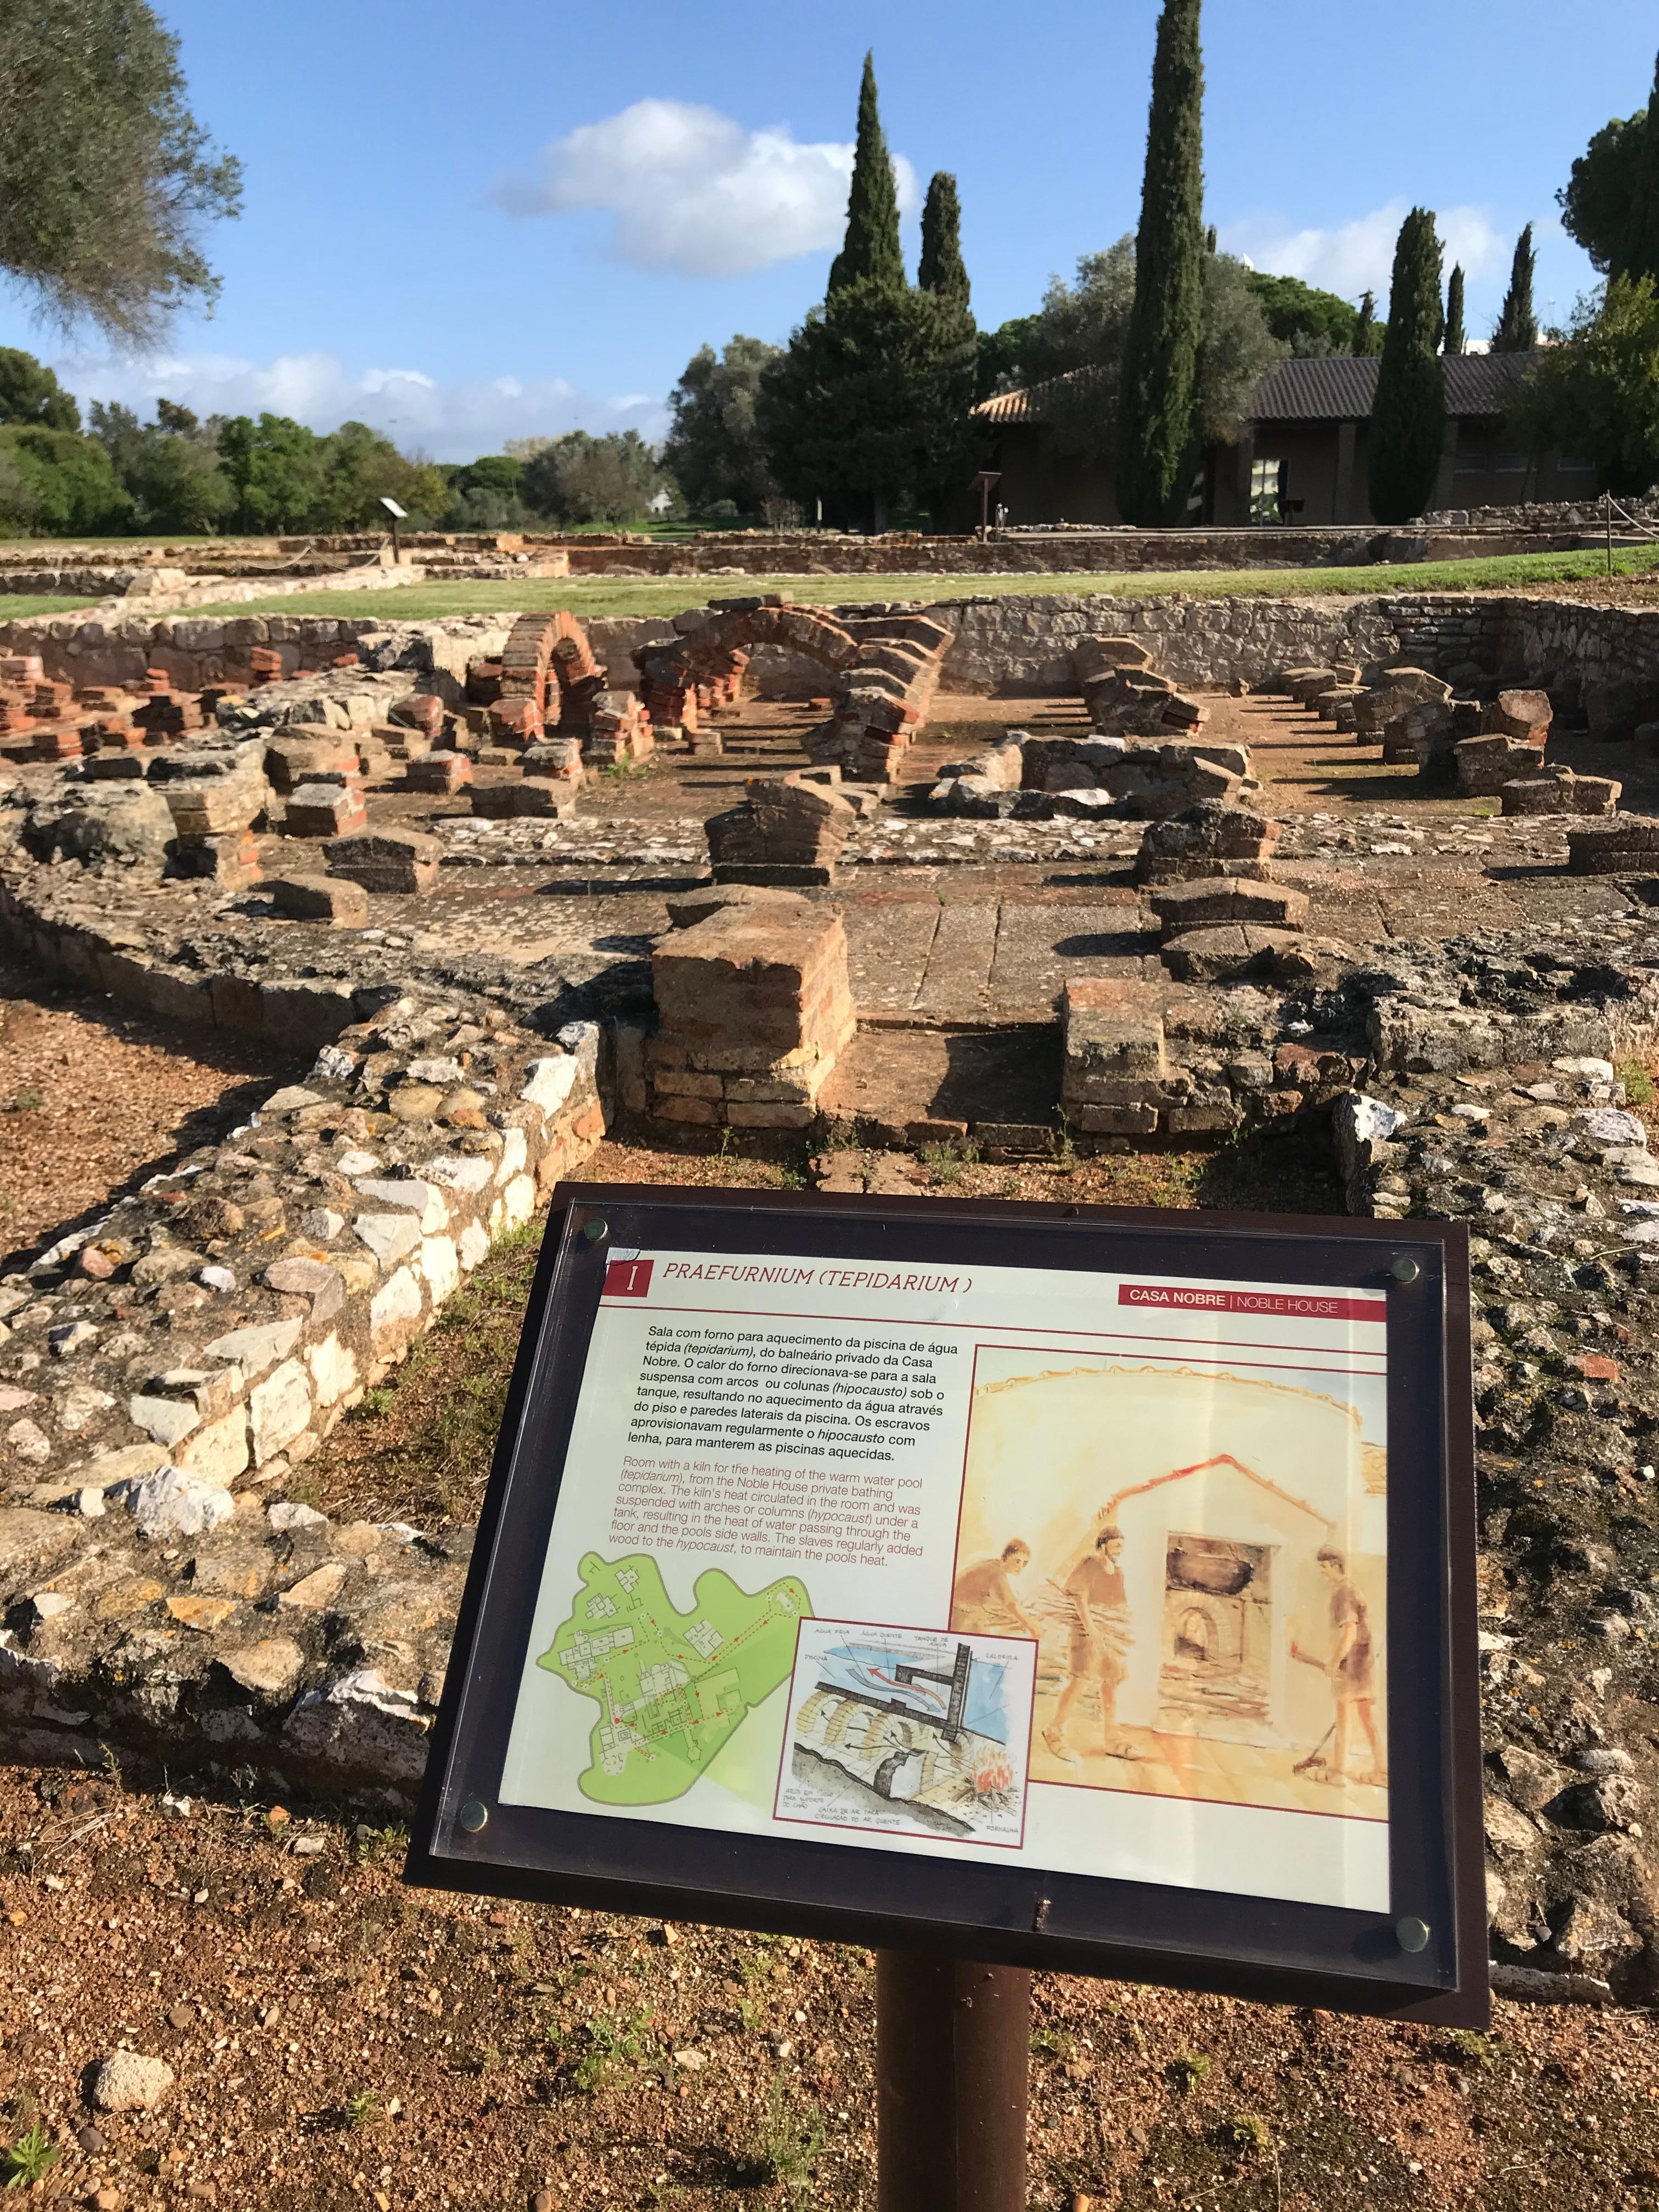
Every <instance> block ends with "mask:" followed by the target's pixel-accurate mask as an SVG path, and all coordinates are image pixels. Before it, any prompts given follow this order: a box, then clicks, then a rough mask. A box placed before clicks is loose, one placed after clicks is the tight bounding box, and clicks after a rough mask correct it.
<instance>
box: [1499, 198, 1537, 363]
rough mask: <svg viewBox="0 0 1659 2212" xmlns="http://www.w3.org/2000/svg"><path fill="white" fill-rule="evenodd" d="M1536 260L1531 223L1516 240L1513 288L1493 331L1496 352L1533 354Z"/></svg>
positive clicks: (1511, 286)
mask: <svg viewBox="0 0 1659 2212" xmlns="http://www.w3.org/2000/svg"><path fill="white" fill-rule="evenodd" d="M1534 260H1535V257H1534V253H1533V250H1532V225H1531V224H1530V223H1528V225H1527V227H1526V228H1525V229H1524V230H1523V231H1522V234H1521V235H1520V237H1519V238H1517V239H1516V241H1515V259H1514V261H1513V262H1512V263H1511V264H1510V289H1509V290H1508V291H1507V292H1505V293H1504V306H1503V309H1502V311H1501V313H1499V315H1498V328H1497V329H1496V330H1495V331H1493V332H1492V351H1493V352H1494V353H1530V352H1531V351H1532V349H1533V348H1534V346H1535V345H1536V344H1537V343H1538V318H1537V316H1536V315H1535V314H1534V313H1533V306H1532V273H1533V268H1534Z"/></svg>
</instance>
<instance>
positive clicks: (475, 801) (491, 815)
mask: <svg viewBox="0 0 1659 2212" xmlns="http://www.w3.org/2000/svg"><path fill="white" fill-rule="evenodd" d="M471 797H472V811H473V812H474V814H476V815H477V816H478V817H480V818H481V819H482V820H484V821H488V822H507V821H513V820H516V819H518V818H520V817H530V818H531V819H532V820H536V821H543V822H568V821H569V820H570V818H571V817H572V816H573V815H574V813H575V811H576V787H575V786H574V784H573V783H567V782H565V781H563V780H562V779H561V780H557V781H555V780H553V779H550V778H549V777H546V776H532V775H526V776H525V778H524V780H523V781H522V782H517V783H511V782H509V783H475V784H474V785H473V787H472V793H471Z"/></svg>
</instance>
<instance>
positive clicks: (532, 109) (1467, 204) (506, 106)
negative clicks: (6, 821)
mask: <svg viewBox="0 0 1659 2212" xmlns="http://www.w3.org/2000/svg"><path fill="white" fill-rule="evenodd" d="M161 12H162V14H163V15H164V16H165V18H166V20H167V21H168V23H169V24H170V25H171V26H172V27H173V29H174V30H175V31H176V32H177V33H179V37H180V40H181V41H182V48H183V57H184V62H185V69H186V71H187V73H188V76H189V78H190V82H191V96H192V100H193V102H194V105H195V107H196V111H197V115H198V116H199V118H201V120H202V121H203V122H204V124H205V125H207V126H208V127H209V128H210V130H211V131H213V133H214V134H215V136H216V137H217V138H218V139H219V140H220V142H221V143H222V144H223V145H224V146H225V147H226V148H228V149H229V150H230V151H232V152H234V153H235V154H237V155H240V158H241V160H242V161H243V163H244V166H245V169H246V212H245V214H244V216H243V218H242V220H241V221H240V222H236V223H232V224H226V225H222V226H219V227H217V228H216V229H215V230H214V231H213V232H212V234H211V235H210V241H209V249H210V256H211V258H212V260H213V262H214V264H215V266H216V268H217V269H218V270H219V271H220V272H221V274H222V276H223V279H224V289H223V294H222V299H221V301H220V305H219V307H218V311H217V313H216V315H215V316H214V317H213V318H212V319H206V318H204V317H200V316H190V317H185V318H181V319H180V320H179V323H178V324H177V325H176V327H175V328H174V330H173V333H172V336H171V338H170V340H169V343H168V347H167V352H166V354H165V355H164V356H162V357H161V358H159V359H157V360H155V361H152V362H131V361H120V360H113V359H111V358H110V357H108V356H107V354H106V349H105V348H104V346H103V344H102V342H101V341H100V340H99V339H98V338H97V337H96V336H95V334H86V333H83V334H82V335H81V336H80V337H79V338H78V339H77V340H76V341H71V342H69V343H65V342H64V340H62V339H61V338H59V337H55V336H54V335H53V334H52V333H50V332H47V331H42V330H41V329H40V327H39V326H38V325H35V324H33V322H32V321H31V319H30V317H29V314H28V312H27V307H26V305H25V304H24V303H23V302H22V301H21V300H19V299H16V298H11V299H7V300H4V301H0V343H7V344H21V345H25V346H28V347H30V348H31V349H33V350H35V351H37V352H40V353H42V354H44V355H46V356H47V357H49V358H51V359H52V360H53V361H54V362H56V363H57V364H58V368H59V372H60V374H63V375H64V378H65V380H66V381H67V382H69V383H70V384H71V385H72V386H74V387H75V388H76V390H78V391H80V392H82V394H83V395H85V394H91V395H94V396H99V395H101V396H104V397H106V398H124V399H126V400H128V401H130V402H131V403H133V404H137V405H139V406H140V407H142V408H143V409H144V410H146V411H148V407H149V401H150V399H151V398H153V397H154V396H155V394H156V393H158V392H165V393H166V394H167V396H169V397H171V398H181V399H185V400H186V401H188V402H189V403H190V404H192V405H195V406H197V408H198V409H201V410H204V411H207V410H212V409H214V408H221V409H227V410H253V411H257V410H258V409H259V408H261V407H270V408H272V409H274V410H276V411H278V412H283V413H289V414H295V415H297V416H301V418H303V419H304V420H307V421H308V422H312V423H313V425H315V426H316V427H317V428H329V427H331V426H332V424H334V423H335V422H339V421H341V420H342V419H343V418H344V417H346V416H353V415H355V416H360V417H362V418H363V419H365V420H368V421H369V422H374V423H376V424H377V425H380V426H381V427H383V428H387V429H388V430H389V431H390V433H391V435H392V436H393V437H394V438H396V439H397V440H398V442H399V443H400V444H402V445H404V447H408V448H419V449H422V450H424V451H426V452H428V453H431V454H433V455H435V457H436V458H438V459H466V458H469V457H470V456H471V455H472V454H474V453H479V452H484V451H489V450H491V449H493V448H494V447H497V446H498V445H499V443H500V441H501V440H502V439H503V438H505V437H509V436H513V435H529V434H536V433H543V434H547V433H555V432H557V431H559V430H561V429H565V428H571V427H573V426H574V425H578V424H580V425H582V426H583V427H586V428H592V429H605V428H612V427H618V426H625V425H627V424H629V423H633V424H637V425H638V426H639V427H640V428H641V429H643V430H645V431H646V432H647V435H656V434H657V433H659V431H660V428H661V427H662V424H663V422H664V419H665V416H664V401H665V395H666V393H667V392H668V391H669V389H670V387H671V386H672V384H673V382H674V380H675V379H676V377H677V376H678V374H679V372H680V370H681V368H683V367H684V363H685V362H686V359H687V358H688V356H690V354H691V353H692V352H693V350H694V349H696V346H697V345H698V344H699V343H702V341H703V340H704V339H710V340H713V341H714V342H715V343H720V342H722V341H724V340H725V339H726V337H729V336H730V335H731V334H732V332H733V331H749V332H751V333H753V334H754V335H756V336H758V337H768V338H773V339H781V338H783V337H786V336H787V332H788V330H789V327H790V325H791V324H792V323H793V322H795V321H797V320H798V319H799V317H800V316H801V314H802V313H804V312H805V309H806V308H807V307H809V306H810V305H811V302H812V301H814V300H815V299H817V298H818V297H819V296H820V295H821V294H822V292H823V283H824V278H825V276H826V273H827V270H828V267H829V258H830V254H831V252H833V250H834V246H835V244H836V242H837V240H838V233H839V228H840V221H841V210H842V206H843V205H844V198H845V175H846V167H847V164H848V160H849V158H850V141H851V138H852V135H853V125H854V109H855V104H856V98H857V90H858V76H859V69H860V62H861V58H862V56H863V52H864V49H865V47H866V46H874V48H875V52H876V65H877V70H878V77H879V82H880V86H881V96H882V108H883V115H884V122H885V124H886V127H887V133H888V139H889V143H890V146H891V147H892V149H893V151H894V153H895V155H897V156H899V157H900V159H901V161H902V164H906V165H908V173H909V174H911V175H913V176H914V178H915V179H916V180H918V185H925V183H926V180H927V176H928V175H929V173H931V172H932V171H933V170H934V169H936V168H948V169H951V170H952V171H954V172H955V173H956V175H957V179H958V181H959V185H960V188H961V193H962V201H963V247H964V252H965V254H966V258H967V261H968V266H969V274H970V276H971V277H972V280H973V285H974V306H975V312H976V313H977V314H978V316H979V319H980V320H981V323H982V324H988V325H994V324H996V323H998V322H1000V321H1001V320H1003V319H1004V318H1005V317H1007V316H1010V315H1015V314H1021V313H1026V312H1028V311H1029V310H1030V309H1031V308H1033V307H1036V305H1037V303H1038V301H1039V300H1040V299H1041V296H1042V289H1043V287H1044V285H1045V283H1046V282H1047V280H1048V276H1049V275H1050V273H1051V272H1052V271H1054V270H1061V271H1064V272H1066V273H1068V274H1069V273H1070V272H1071V270H1073V267H1074V264H1075V263H1076V261H1077V258H1078V256H1079V254H1080V253H1084V252H1089V251H1091V249H1094V248H1096V247H1099V246H1106V245H1108V244H1109V243H1110V242H1111V240H1113V239H1115V238H1116V237H1117V236H1118V235H1119V234H1121V232H1123V231H1124V230H1126V229H1129V228H1133V224H1134V222H1135V218H1136V214H1137V210H1138V204H1139V181H1140V163H1141V155H1142V149H1143V141H1144V134H1145V125H1146V99H1147V90H1148V78H1149V70H1150V66H1151V58H1152V36H1153V30H1154V26H1155V24H1156V21H1157V15H1158V6H1157V0H1109V4H1107V5H1102V4H1101V0H1088V4H1085V0H1041V4H1038V5H1037V6H1035V7H1028V8H1025V9H1017V8H1011V7H1010V6H1009V5H1007V4H1006V0H998V4H995V5H991V4H987V0H948V4H936V0H906V4H905V5H904V6H903V7H902V8H895V7H892V6H887V7H878V6H874V5H871V4H866V0H836V4H834V5H830V4H828V0H787V4H785V5H783V6H780V5H778V4H777V0H764V4H763V0H693V4H690V5H688V4H686V0H678V4H655V0H649V3H647V0H606V4H605V5H603V6H594V5H587V6H583V7H574V6H569V5H561V4H550V0H541V4H532V0H331V4H328V5H325V4H323V0H237V4H236V5H235V6H234V7H228V6H226V5H225V4H224V0H171V3H170V4H165V5H163V7H162V9H161ZM1205 19H1206V20H1205V54H1206V76H1207V92H1206V113H1205V157H1206V158H1205V168H1206V194H1207V203H1208V213H1209V216H1210V219H1211V220H1212V222H1215V223H1216V224H1217V225H1218V228H1219V229H1220V233H1221V238H1222V242H1223V244H1224V245H1225V246H1230V247H1231V248H1232V249H1233V250H1235V251H1237V252H1244V253H1248V254H1249V256H1250V258H1252V259H1253V260H1254V261H1255V263H1256V264H1257V266H1258V267H1261V268H1271V269H1280V270H1285V271H1287V272H1288V273H1291V274H1295V275H1299V276H1305V277H1307V278H1308V280H1309V281H1310V282H1312V283H1322V284H1325V285H1328V287H1329V289H1333V290H1335V291H1340V292H1342V293H1345V294H1347V295H1350V296H1357V295H1358V293H1359V292H1360V291H1361V290H1362V289H1364V287H1365V286H1366V285H1368V284H1370V285H1372V286H1375V287H1376V289H1378V290H1379V291H1383V292H1385V291H1386V286H1387V276H1388V267H1389V257H1390V254H1391V252H1392V246H1393V240H1394V234H1395V229H1396V228H1397V227H1398V222H1399V218H1400V216H1401V214H1402V213H1403V212H1404V211H1405V209H1406V208H1407V206H1408V205H1410V204H1412V203H1413V201H1419V202H1421V203H1423V204H1426V205H1428V206H1430V207H1432V208H1434V209H1435V210H1437V213H1438V215H1439V216H1440V221H1441V229H1442V234H1443V236H1445V237H1448V238H1449V240H1450V242H1451V245H1452V246H1453V247H1454V249H1455V253H1456V254H1458V255H1461V257H1462V258H1463V259H1464V261H1465V264H1466V265H1467V267H1468V279H1469V281H1468V300H1469V308H1468V317H1469V327H1470V330H1471V332H1472V334H1474V335H1476V336H1479V335H1480V334H1482V333H1483V332H1484V331H1486V329H1488V328H1489V327H1490V325H1491V322H1492V319H1493V318H1494V317H1495V315H1496V313H1497V309H1498V301H1499V300H1500V298H1501V296H1502V293H1503V289H1504V283H1505V280H1506V278H1507V275H1508V268H1509V258H1510V251H1511V248H1512V246H1513V242H1514V238H1515V234H1516V231H1517V230H1518V229H1519V228H1520V226H1521V224H1522V222H1526V221H1527V220H1528V218H1530V219H1531V220H1532V221H1533V222H1534V223H1535V224H1536V225H1537V226H1538V228H1539V236H1540V257H1539V283H1538V302H1539V307H1540V311H1541V313H1545V314H1548V313H1551V312H1553V313H1554V314H1555V315H1556V316H1558V317H1565V314H1566V313H1567V312H1568V310H1569V309H1570V307H1571V303H1572V301H1573V299H1574V297H1575V295H1577V293H1578V292H1579V291H1580V290H1582V289H1584V288H1585V287H1586V286H1587V285H1588V284H1589V283H1590V282H1591V281H1592V278H1593V272H1592V271H1591V270H1590V269H1589V264H1588V263H1587V262H1586V261H1585V259H1584V258H1583V255H1582V254H1581V253H1580V252H1578V251H1577V248H1576V247H1575V246H1572V245H1571V242H1570V241H1569V240H1567V239H1565V237H1564V236H1563V235H1562V234H1560V231H1559V224H1558V222H1557V221H1556V216H1557V210H1556V207H1555V200H1554V194H1555V190H1556V187H1557V186H1558V185H1560V184H1562V183H1563V182H1565V179H1566V175H1567V172H1568V168H1569V167H1570V164H1571V161H1572V158H1573V156H1574V155H1575V154H1577V153H1578V152H1580V151H1582V149H1583V145H1584V143H1585V141H1586V139H1587V138H1588V137H1589V134H1590V132H1591V131H1594V130H1595V129H1596V128H1598V127H1599V126H1600V125H1601V124H1602V123H1604V122H1605V121H1606V120H1607V118H1608V117H1609V116H1610V115H1613V114H1615V113H1616V114H1621V115H1622V114H1627V113H1629V112H1631V111H1632V109H1634V108H1637V107H1639V106H1642V105H1643V104H1644V101H1645V100H1646V97H1647V93H1648V90H1649V88H1650V84H1651V82H1652V76H1653V64H1654V50H1655V46H1656V43H1659V12H1656V10H1655V9H1653V7H1652V6H1651V5H1650V0H1506V4H1505V5H1504V6H1503V8H1502V9H1498V7H1497V6H1496V5H1495V0H1389V4H1388V5H1387V7H1386V8H1385V7H1383V6H1381V5H1372V6H1368V7H1364V8H1354V7H1335V6H1333V5H1332V4H1331V0H1272V4H1270V5H1264V4H1263V0H1209V3H1208V5H1207V6H1206V9H1205ZM915 244H916V223H915V207H914V205H913V206H912V208H911V210H910V213H909V216H908V221H907V226H906V245H907V250H908V252H910V254H911V255H912V257H913V258H914V254H915ZM1451 258H1454V255H1453V254H1452V253H1449V255H1448V266H1449V264H1450V260H1451ZM1550 301H1553V303H1554V305H1553V310H1551V309H1550V307H1548V304H1547V303H1548V302H1550Z"/></svg>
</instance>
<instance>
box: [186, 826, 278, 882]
mask: <svg viewBox="0 0 1659 2212" xmlns="http://www.w3.org/2000/svg"><path fill="white" fill-rule="evenodd" d="M172 872H173V874H174V875H175V876H181V877H185V878H188V879H190V880H191V881H192V882H206V883H214V884H229V885H231V886H232V887H234V888H235V889H238V890H242V889H246V886H247V885H249V884H255V883H258V881H259V879H260V877H261V876H262V874H263V873H264V869H263V866H262V864H261V862H260V859H259V848H258V843H257V842H256V841H255V839H254V836H253V832H252V830H251V829H234V830H227V831H226V832H225V833H224V834H223V835H222V836H216V837H179V838H178V839H176V840H175V841H174V843H173V860H172Z"/></svg>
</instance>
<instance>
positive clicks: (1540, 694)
mask: <svg viewBox="0 0 1659 2212" xmlns="http://www.w3.org/2000/svg"><path fill="white" fill-rule="evenodd" d="M1552 714H1553V708H1551V706H1550V695H1549V693H1548V692H1547V691H1500V692H1499V693H1498V696H1497V697H1496V698H1495V699H1494V700H1492V702H1491V703H1490V704H1489V705H1488V706H1487V707H1486V710H1485V712H1484V713H1483V714H1482V715H1481V717H1480V727H1481V730H1482V732H1485V733H1486V734H1488V735H1491V736H1494V737H1504V738H1518V739H1519V740H1520V741H1521V742H1522V744H1528V745H1537V746H1539V747H1540V748H1542V746H1543V744H1544V741H1545V739H1546V738H1547V737H1548V735H1549V729H1550V720H1551V716H1552Z"/></svg>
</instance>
